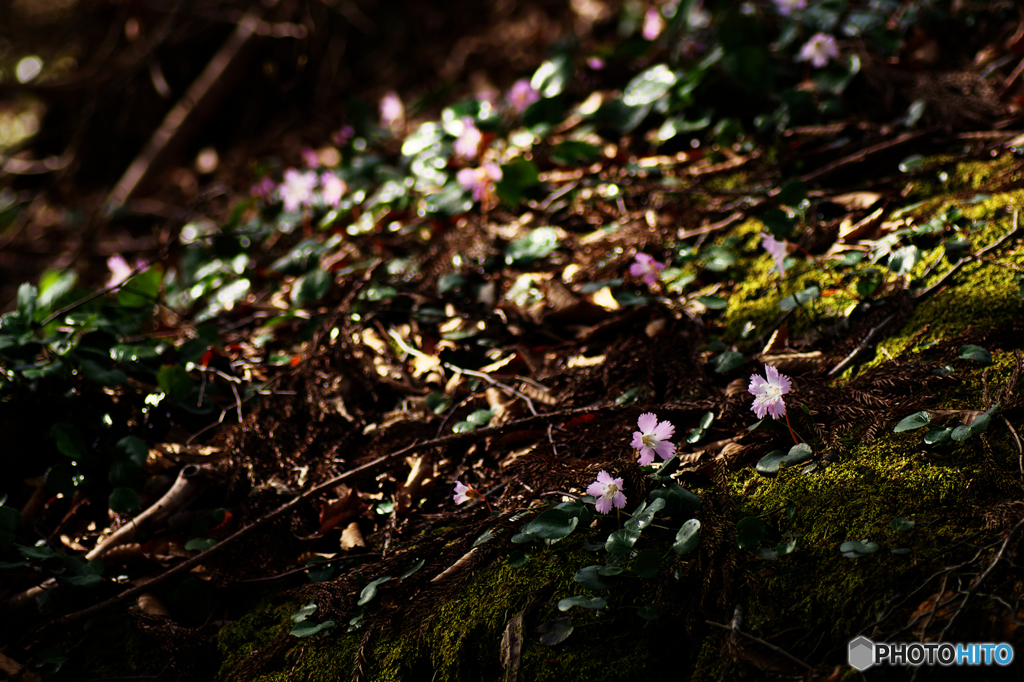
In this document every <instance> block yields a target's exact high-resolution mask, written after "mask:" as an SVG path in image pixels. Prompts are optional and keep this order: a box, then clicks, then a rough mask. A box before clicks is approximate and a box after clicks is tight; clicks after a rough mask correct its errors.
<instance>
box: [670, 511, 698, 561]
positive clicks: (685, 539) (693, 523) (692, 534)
mask: <svg viewBox="0 0 1024 682" xmlns="http://www.w3.org/2000/svg"><path fill="white" fill-rule="evenodd" d="M699 544H700V521H698V520H697V519H690V520H689V521H687V522H685V523H684V524H683V527H682V528H680V529H679V532H678V533H676V541H675V542H674V543H672V551H673V552H675V553H676V554H679V555H680V556H681V555H684V554H689V553H690V552H692V551H693V550H695V549H697V546H698V545H699Z"/></svg>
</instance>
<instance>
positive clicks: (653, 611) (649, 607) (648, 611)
mask: <svg viewBox="0 0 1024 682" xmlns="http://www.w3.org/2000/svg"><path fill="white" fill-rule="evenodd" d="M636 614H637V615H638V616H640V617H641V618H643V619H644V620H656V619H658V618H661V614H662V610H661V608H659V607H658V606H657V605H656V604H646V605H644V606H641V607H640V608H639V609H637V610H636Z"/></svg>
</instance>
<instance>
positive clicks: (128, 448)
mask: <svg viewBox="0 0 1024 682" xmlns="http://www.w3.org/2000/svg"><path fill="white" fill-rule="evenodd" d="M114 452H116V453H117V454H118V455H119V456H121V457H123V458H125V459H127V460H129V461H131V462H133V463H135V464H136V465H137V466H142V465H143V464H145V463H146V459H148V458H149V448H147V447H146V444H145V443H144V442H143V441H142V439H140V438H136V437H135V436H125V437H124V438H122V439H121V440H119V441H117V445H115V446H114Z"/></svg>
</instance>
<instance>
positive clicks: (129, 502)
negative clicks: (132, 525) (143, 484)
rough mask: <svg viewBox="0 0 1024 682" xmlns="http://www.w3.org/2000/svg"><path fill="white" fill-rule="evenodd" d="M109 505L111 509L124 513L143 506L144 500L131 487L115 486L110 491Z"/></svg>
mask: <svg viewBox="0 0 1024 682" xmlns="http://www.w3.org/2000/svg"><path fill="white" fill-rule="evenodd" d="M108 506H109V507H110V511H113V512H116V513H118V514H124V513H126V512H130V511H135V510H136V509H138V508H139V507H140V506H142V500H140V499H139V494H138V493H137V492H135V491H134V490H132V489H131V488H114V490H113V492H111V493H110V500H109V505H108Z"/></svg>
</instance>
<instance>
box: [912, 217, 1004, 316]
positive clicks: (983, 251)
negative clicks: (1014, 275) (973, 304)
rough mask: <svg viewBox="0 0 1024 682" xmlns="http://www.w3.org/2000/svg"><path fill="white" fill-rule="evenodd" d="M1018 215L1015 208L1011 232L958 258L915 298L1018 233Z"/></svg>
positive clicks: (916, 296) (925, 294)
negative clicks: (968, 254)
mask: <svg viewBox="0 0 1024 682" xmlns="http://www.w3.org/2000/svg"><path fill="white" fill-rule="evenodd" d="M1017 215H1018V211H1017V210H1014V212H1013V228H1011V229H1010V231H1009V232H1007V233H1006V234H1004V235H1003V236H1002V237H1000V238H999V239H997V240H995V241H994V242H992V243H991V244H989V245H988V246H986V247H985V248H983V249H981V250H980V251H978V252H977V253H975V254H973V255H971V256H968V257H966V258H961V259H960V260H958V261H957V262H956V263H955V264H954V265H953V267H951V268H950V269H949V270H946V272H944V273H943V274H942V277H939V278H938V279H937V280H936V281H935V282H934V283H933V284H931V285H930V286H927V287H925V288H924V289H922V290H921V291H919V292H917V293H916V294H914V298H924V297H925V296H927V295H928V294H930V293H932V292H933V291H935V290H936V289H938V288H939V287H940V286H942V285H943V284H944V283H945V282H946V280H947V279H949V278H950V277H952V276H953V274H954V273H955V272H956V271H957V270H959V269H960V268H962V267H963V266H964V265H966V264H967V263H970V262H971V261H974V260H977V259H979V258H981V257H982V256H984V255H985V254H986V253H988V252H989V251H992V250H993V249H995V248H998V247H999V246H1001V245H1002V244H1003V242H1005V241H1006V240H1007V239H1009V238H1010V237H1012V236H1014V235H1016V234H1017V232H1018V230H1019V227H1020V226H1019V225H1018V223H1017Z"/></svg>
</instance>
